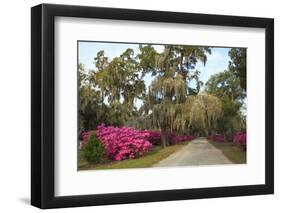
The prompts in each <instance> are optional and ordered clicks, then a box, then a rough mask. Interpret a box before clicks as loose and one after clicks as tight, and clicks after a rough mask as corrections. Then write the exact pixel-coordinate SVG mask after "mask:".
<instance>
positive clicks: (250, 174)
mask: <svg viewBox="0 0 281 213" xmlns="http://www.w3.org/2000/svg"><path fill="white" fill-rule="evenodd" d="M31 41H32V42H31V43H32V44H31V50H32V54H31V58H32V63H31V76H32V79H31V82H32V85H31V89H32V91H31V96H32V103H31V106H32V117H31V121H32V122H31V123H32V126H31V127H32V134H31V135H32V137H31V148H32V150H31V153H32V154H31V204H32V205H34V206H37V207H40V208H59V207H74V206H89V205H105V204H121V203H137V202H153V201H169V200H182V199H197V198H214V197H227V196H243V195H259V194H271V193H273V191H274V160H273V159H274V155H273V154H274V151H273V146H274V144H273V142H274V21H273V19H269V18H254V17H238V16H222V15H209V14H191V13H178V12H164V11H147V10H130V9H113V8H100V7H86V6H67V5H51V4H42V5H38V6H35V7H33V8H32V9H31Z"/></svg>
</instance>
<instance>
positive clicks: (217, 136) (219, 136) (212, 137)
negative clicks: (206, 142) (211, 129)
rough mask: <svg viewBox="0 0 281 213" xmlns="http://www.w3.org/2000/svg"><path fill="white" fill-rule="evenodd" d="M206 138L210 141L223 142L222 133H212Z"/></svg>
mask: <svg viewBox="0 0 281 213" xmlns="http://www.w3.org/2000/svg"><path fill="white" fill-rule="evenodd" d="M208 139H210V140H212V141H217V142H222V143H223V142H225V139H224V135H223V134H213V135H209V136H208Z"/></svg>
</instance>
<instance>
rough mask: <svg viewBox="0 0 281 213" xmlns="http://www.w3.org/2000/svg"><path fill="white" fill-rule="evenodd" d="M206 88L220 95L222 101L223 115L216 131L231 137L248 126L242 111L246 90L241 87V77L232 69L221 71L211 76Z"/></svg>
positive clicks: (207, 90) (209, 91)
mask: <svg viewBox="0 0 281 213" xmlns="http://www.w3.org/2000/svg"><path fill="white" fill-rule="evenodd" d="M205 90H206V92H207V93H208V94H213V95H215V96H217V97H219V98H220V100H221V103H222V112H223V116H222V117H221V118H219V119H218V122H217V123H218V125H217V126H216V128H215V129H214V130H215V131H217V132H220V133H223V134H224V135H225V136H226V137H229V136H230V135H232V134H233V133H234V132H236V131H240V130H243V129H244V128H245V127H246V116H245V115H243V113H242V111H241V108H242V107H243V106H244V105H245V103H244V100H245V97H246V91H245V90H244V89H243V88H242V87H241V82H240V78H237V77H236V75H234V74H233V72H232V71H230V70H226V71H224V72H220V73H218V74H215V75H213V76H211V77H210V79H209V80H208V82H207V83H206V88H205Z"/></svg>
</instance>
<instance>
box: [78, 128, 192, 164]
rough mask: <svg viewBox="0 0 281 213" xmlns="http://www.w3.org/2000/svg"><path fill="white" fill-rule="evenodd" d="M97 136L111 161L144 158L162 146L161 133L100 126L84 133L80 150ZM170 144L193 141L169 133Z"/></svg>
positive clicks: (187, 137) (189, 136) (189, 137)
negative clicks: (145, 154) (90, 139)
mask: <svg viewBox="0 0 281 213" xmlns="http://www.w3.org/2000/svg"><path fill="white" fill-rule="evenodd" d="M94 133H95V134H96V136H97V138H98V139H99V140H100V141H101V143H102V144H103V145H104V147H105V151H106V156H107V157H108V158H109V159H112V160H115V161H120V160H125V159H133V158H136V157H139V156H142V155H143V154H144V153H146V152H147V151H149V150H150V148H151V147H152V145H161V142H162V141H161V131H155V130H136V129H134V128H131V127H114V126H105V125H104V124H102V125H99V126H98V127H97V129H96V131H89V132H83V133H82V134H81V135H82V138H83V141H82V143H81V146H80V148H83V147H85V145H86V144H87V143H88V140H89V138H90V136H91V135H92V134H94ZM168 139H169V143H170V144H171V145H173V144H177V143H181V142H184V141H190V140H192V139H193V137H192V136H191V135H176V134H174V133H169V135H168Z"/></svg>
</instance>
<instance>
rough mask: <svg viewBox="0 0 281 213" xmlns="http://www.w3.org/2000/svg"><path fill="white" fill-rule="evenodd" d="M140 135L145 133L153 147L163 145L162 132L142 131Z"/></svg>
mask: <svg viewBox="0 0 281 213" xmlns="http://www.w3.org/2000/svg"><path fill="white" fill-rule="evenodd" d="M139 132H140V133H145V135H146V136H145V139H146V140H148V141H149V142H150V143H152V144H153V145H161V132H160V131H155V130H140V131H139Z"/></svg>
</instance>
